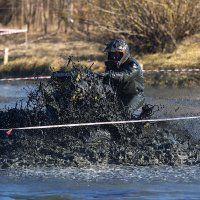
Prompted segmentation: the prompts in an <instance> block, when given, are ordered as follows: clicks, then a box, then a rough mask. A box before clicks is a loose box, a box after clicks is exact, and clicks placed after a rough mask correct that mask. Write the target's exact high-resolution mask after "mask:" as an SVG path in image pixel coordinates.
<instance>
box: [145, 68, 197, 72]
mask: <svg viewBox="0 0 200 200" xmlns="http://www.w3.org/2000/svg"><path fill="white" fill-rule="evenodd" d="M143 71H144V72H147V73H148V72H186V73H187V72H200V69H198V68H194V69H187V68H186V69H147V70H143Z"/></svg>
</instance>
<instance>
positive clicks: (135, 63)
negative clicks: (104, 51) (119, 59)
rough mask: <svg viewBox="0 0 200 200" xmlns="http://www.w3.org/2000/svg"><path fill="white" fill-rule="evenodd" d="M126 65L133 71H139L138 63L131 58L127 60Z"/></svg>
mask: <svg viewBox="0 0 200 200" xmlns="http://www.w3.org/2000/svg"><path fill="white" fill-rule="evenodd" d="M128 65H129V66H131V67H133V68H135V69H141V66H140V64H139V62H138V61H137V60H136V59H135V58H133V57H131V58H129V60H128Z"/></svg>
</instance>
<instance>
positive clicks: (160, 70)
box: [0, 68, 200, 81]
mask: <svg viewBox="0 0 200 200" xmlns="http://www.w3.org/2000/svg"><path fill="white" fill-rule="evenodd" d="M143 72H144V73H149V72H185V73H187V72H200V69H198V68H197V69H154V70H143ZM49 78H51V76H38V77H22V78H1V79H0V81H20V80H38V79H49Z"/></svg>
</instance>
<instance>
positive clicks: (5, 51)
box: [3, 48, 9, 65]
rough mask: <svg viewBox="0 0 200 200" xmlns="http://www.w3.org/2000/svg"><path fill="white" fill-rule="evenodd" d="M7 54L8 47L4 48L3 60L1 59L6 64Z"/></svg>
mask: <svg viewBox="0 0 200 200" xmlns="http://www.w3.org/2000/svg"><path fill="white" fill-rule="evenodd" d="M8 54H9V48H5V49H4V61H3V64H4V65H6V64H8Z"/></svg>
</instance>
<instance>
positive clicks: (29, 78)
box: [0, 76, 51, 81]
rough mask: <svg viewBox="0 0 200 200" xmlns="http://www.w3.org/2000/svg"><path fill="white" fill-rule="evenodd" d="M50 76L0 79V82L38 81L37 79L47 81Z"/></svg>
mask: <svg viewBox="0 0 200 200" xmlns="http://www.w3.org/2000/svg"><path fill="white" fill-rule="evenodd" d="M49 78H51V76H38V77H34V76H32V77H23V78H2V79H0V81H21V80H38V79H49Z"/></svg>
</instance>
